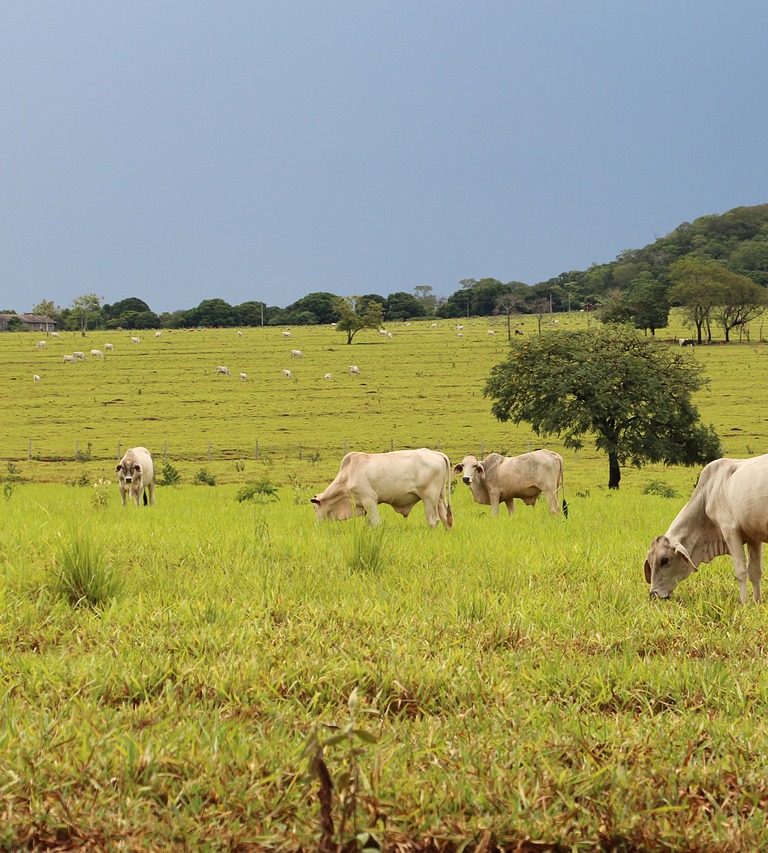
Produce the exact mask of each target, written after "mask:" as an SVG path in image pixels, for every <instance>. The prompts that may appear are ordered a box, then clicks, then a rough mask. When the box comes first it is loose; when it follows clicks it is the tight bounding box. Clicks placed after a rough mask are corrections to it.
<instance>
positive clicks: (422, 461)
mask: <svg viewBox="0 0 768 853" xmlns="http://www.w3.org/2000/svg"><path fill="white" fill-rule="evenodd" d="M450 480H451V463H450V461H449V459H448V457H447V456H446V455H445V454H444V453H440V452H438V451H437V450H428V449H427V448H425V447H422V448H421V449H419V450H393V451H390V452H389V453H357V452H352V453H347V455H346V456H345V457H344V458H343V459H342V460H341V466H340V467H339V473H338V474H337V475H336V478H335V479H334V481H333V482H332V483H331V484H330V486H328V488H327V489H326V490H325V491H324V492H321V493H320V494H319V495H315V496H314V497H313V498H312V503H313V504H314V505H315V512H316V514H317V517H318V519H324V518H331V519H335V520H339V521H340V520H344V519H347V518H351V517H352V516H353V515H365V514H367V516H368V521H369V522H370V524H372V525H377V524H379V522H380V520H381V519H380V517H379V510H378V505H379V504H389V505H390V506H391V507H392V509H394V510H395V512H399V513H400V515H402V516H404V517H405V518H407V517H408V513H409V512H410V511H411V510H412V509H413V507H414V506H415V505H416V504H417V503H418V502H419V501H424V513H425V514H426V517H427V523H428V524H429V526H430V527H437V525H438V524H439V523H440V522H441V521H442V523H443V525H444V526H445V527H446V528H450V527H451V526H452V524H453V513H452V511H451V489H450V485H451V484H450Z"/></svg>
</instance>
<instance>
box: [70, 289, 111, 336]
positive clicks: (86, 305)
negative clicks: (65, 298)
mask: <svg viewBox="0 0 768 853" xmlns="http://www.w3.org/2000/svg"><path fill="white" fill-rule="evenodd" d="M101 302H102V300H101V297H100V296H96V294H95V293H84V294H83V295H82V296H78V297H77V298H76V299H74V300H73V301H72V310H71V311H70V314H69V316H70V320H73V321H74V322H75V323H76V324H77V328H78V329H80V331H81V333H82V334H85V330H86V329H87V328H88V327H89V326H90V327H91V328H96V327H97V326H99V325H100V324H101V323H102V320H103V317H102V313H101Z"/></svg>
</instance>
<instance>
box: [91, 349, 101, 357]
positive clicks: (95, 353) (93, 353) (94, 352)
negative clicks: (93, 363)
mask: <svg viewBox="0 0 768 853" xmlns="http://www.w3.org/2000/svg"><path fill="white" fill-rule="evenodd" d="M91 356H92V357H93V358H104V353H103V352H102V351H101V350H100V349H92V350H91Z"/></svg>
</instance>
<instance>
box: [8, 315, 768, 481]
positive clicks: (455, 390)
mask: <svg viewBox="0 0 768 853" xmlns="http://www.w3.org/2000/svg"><path fill="white" fill-rule="evenodd" d="M516 322H518V323H520V324H521V325H516V326H515V328H516V329H518V330H520V331H522V332H524V334H527V335H531V334H535V333H536V318H531V317H526V318H524V319H523V320H520V321H516ZM586 322H588V318H587V317H586V315H584V314H576V313H574V314H572V315H555V316H554V318H550V317H547V318H545V322H544V327H545V328H550V329H559V330H562V329H569V328H582V327H583V326H584V325H585V324H586ZM593 322H594V321H593ZM461 324H462V325H463V326H464V329H463V330H462V337H458V333H457V330H456V325H457V322H456V321H446V320H441V321H438V323H437V326H436V327H433V326H432V323H431V322H426V321H421V322H416V321H414V322H412V323H410V324H404V323H398V324H391V325H390V326H389V328H390V330H391V332H392V334H393V337H392V338H386V337H383V336H379V335H376V334H372V333H370V332H362V333H360V334H359V335H358V338H357V339H356V341H355V343H353V345H352V346H347V345H346V343H345V342H344V335H342V334H340V333H338V332H336V331H335V330H334V329H333V328H332V327H300V328H294V329H293V337H292V338H290V339H287V338H284V337H283V336H282V331H283V330H282V329H280V328H272V327H266V328H255V329H244V330H243V331H242V335H241V336H238V335H237V333H236V331H235V330H233V329H226V330H205V331H184V330H175V331H164V332H163V333H162V335H161V336H160V337H158V338H156V337H155V336H154V334H153V333H151V332H149V333H143V334H141V343H140V344H131V343H130V338H131V334H130V333H127V332H89V333H88V334H87V336H86V337H84V338H83V337H81V336H80V335H79V334H75V333H71V332H66V333H63V334H62V336H61V337H60V338H58V339H57V338H47V339H46V341H47V345H48V346H47V349H45V350H42V351H40V350H36V349H35V346H34V344H35V342H36V341H37V340H38V339H39V336H33V335H30V334H28V333H15V334H3V335H0V363H2V365H3V370H2V374H1V375H0V394H2V399H3V400H4V401H5V404H4V405H3V406H2V408H1V409H0V437H2V443H0V464H2V460H3V459H5V460H11V461H13V462H14V463H15V464H17V465H19V467H21V468H22V470H23V474H24V476H26V477H28V478H30V479H32V480H34V481H38V482H70V481H72V480H76V479H78V478H80V477H81V476H82V475H83V474H86V475H87V476H88V477H90V478H94V477H96V476H110V477H111V476H112V470H111V469H112V468H113V467H114V465H113V462H114V461H115V460H116V458H118V456H119V451H122V450H124V449H125V448H126V447H130V446H133V445H136V444H143V445H146V446H147V447H149V448H150V450H151V451H152V452H153V453H154V455H155V456H156V457H159V458H160V459H161V460H163V459H167V460H168V461H170V462H171V463H172V464H173V465H174V466H175V467H176V468H177V469H178V470H179V471H180V472H181V473H182V474H183V475H184V477H185V479H186V480H187V481H189V480H190V479H191V478H192V476H193V475H194V474H195V473H196V472H197V471H198V470H199V469H200V467H201V466H204V467H205V468H206V469H207V470H209V471H210V472H212V473H213V474H214V475H215V476H216V477H217V478H218V479H219V481H220V482H222V483H224V482H241V481H242V480H243V479H244V477H243V476H242V475H243V473H244V472H243V471H238V470H236V467H235V464H234V463H238V465H237V468H242V467H243V465H245V466H246V471H245V473H246V475H247V477H253V476H255V475H256V474H257V473H258V474H259V476H261V475H263V476H265V477H268V478H270V479H272V480H273V481H274V482H276V483H287V482H288V481H289V479H291V478H293V479H295V478H298V479H300V480H302V481H307V482H308V481H318V482H319V481H321V480H323V479H326V478H327V477H329V476H330V475H332V474H333V473H335V470H336V467H337V466H338V462H339V460H340V459H341V456H342V455H343V453H344V452H345V450H347V449H361V450H369V451H381V450H388V449H390V448H404V447H418V446H429V447H439V448H440V449H442V450H444V451H445V452H446V453H448V454H449V456H450V457H451V458H452V459H453V458H461V457H462V456H464V455H465V454H466V453H470V452H473V453H475V454H482V453H485V452H489V451H490V450H498V451H502V452H503V451H507V452H509V453H518V452H522V451H524V450H527V449H530V448H533V447H539V446H542V445H544V444H546V445H547V446H550V447H552V448H553V449H556V450H559V451H560V452H562V453H563V454H564V456H565V457H566V460H567V463H568V464H567V471H568V475H569V479H570V481H571V482H573V483H574V484H575V485H579V486H588V485H593V486H597V485H599V484H601V483H603V482H604V481H607V471H603V468H606V469H607V465H606V464H605V461H604V459H603V458H602V457H598V456H595V454H594V452H593V450H592V448H591V447H590V446H589V443H587V446H586V447H585V449H584V450H583V451H581V452H580V453H579V454H578V455H576V454H574V453H573V452H571V451H564V450H563V448H562V447H561V446H560V445H559V443H558V441H557V439H556V438H540V437H537V436H535V435H534V434H533V433H532V432H531V430H530V428H529V427H528V426H527V425H526V424H521V425H520V426H515V425H514V424H500V423H498V422H497V421H496V420H495V419H494V418H493V417H492V416H491V414H490V401H489V400H488V399H486V398H484V397H483V395H482V390H483V386H484V384H485V381H486V378H487V376H488V373H489V371H490V369H491V367H492V366H493V365H494V364H496V363H498V362H499V361H500V360H502V359H503V358H504V354H505V350H506V326H505V321H504V319H503V318H497V317H494V318H489V319H483V318H480V319H471V320H466V321H463V322H462V323H461ZM489 329H491V330H493V331H495V333H496V334H495V335H488V334H487V332H488V330H489ZM664 334H665V335H666V336H667V337H671V336H672V335H683V334H686V331H685V330H684V329H683V328H682V327H677V326H674V325H673V326H672V327H671V328H670V329H668V330H664ZM107 341H110V342H112V343H113V344H114V347H115V348H114V351H113V352H111V353H110V352H107V353H106V357H105V359H104V360H103V361H102V360H99V359H93V358H91V356H90V355H89V354H88V353H89V352H90V350H91V349H92V348H99V349H103V348H104V343H106V342H107ZM292 348H297V349H301V350H302V351H303V352H304V358H303V359H292V358H290V356H289V353H290V350H291V349H292ZM73 350H82V351H84V352H85V353H86V361H85V362H81V363H78V364H74V365H73V364H65V363H63V361H62V356H63V354H64V353H70V352H72V351H73ZM695 357H696V358H697V359H699V360H700V361H701V362H702V363H703V364H704V366H705V368H706V371H707V374H708V375H709V376H710V377H711V380H712V382H711V385H710V387H709V388H708V389H707V390H705V391H703V392H702V394H701V395H700V398H699V405H700V410H701V412H702V416H703V419H704V420H705V421H706V422H712V423H714V424H715V426H716V427H717V429H718V431H719V432H720V434H721V435H722V436H723V439H724V444H725V447H726V450H727V452H730V453H733V454H745V453H747V452H749V449H751V450H752V451H754V452H759V450H760V448H762V447H766V446H768V442H766V434H768V430H767V429H766V417H765V415H764V413H763V412H762V411H761V409H760V407H759V406H755V405H754V400H755V395H754V392H752V393H749V394H744V393H743V389H744V388H745V387H747V388H751V389H758V388H762V387H765V380H766V378H768V348H766V347H764V346H763V345H762V344H751V345H750V344H732V345H730V346H728V347H723V346H712V347H701V348H698V349H696V350H695ZM219 364H223V365H226V366H228V367H229V369H230V371H231V373H232V375H231V376H229V377H227V376H220V375H217V374H216V370H215V368H216V366H217V365H219ZM350 364H357V365H358V366H359V367H360V376H359V377H352V376H350V375H349V374H348V373H347V368H348V366H349V365H350ZM283 369H290V370H291V371H292V372H293V379H285V378H283V376H282V370H283ZM240 372H245V373H247V375H248V380H247V381H246V382H242V381H241V380H240V379H239V378H238V375H239V373H240ZM329 372H330V373H331V374H332V376H333V379H332V380H331V381H330V382H328V381H325V380H324V379H323V376H324V374H325V373H329ZM35 373H36V374H38V375H40V376H41V377H42V379H41V381H40V382H38V383H35V382H33V381H32V376H33V374H35ZM645 474H649V475H652V476H653V477H656V476H657V475H658V472H657V471H654V470H650V469H649V470H648V471H646V472H645V473H643V472H639V473H637V474H636V473H635V472H632V471H625V472H624V477H625V481H624V483H625V485H627V486H631V484H632V483H633V482H639V483H640V484H642V483H644V482H645V481H646V479H647V477H646V476H645Z"/></svg>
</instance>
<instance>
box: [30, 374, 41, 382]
mask: <svg viewBox="0 0 768 853" xmlns="http://www.w3.org/2000/svg"><path fill="white" fill-rule="evenodd" d="M32 379H33V380H34V381H35V382H39V381H40V380H41V379H42V377H41V376H39V375H38V374H37V373H35V374H33V375H32Z"/></svg>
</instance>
